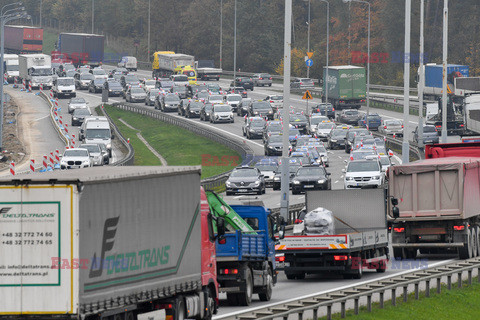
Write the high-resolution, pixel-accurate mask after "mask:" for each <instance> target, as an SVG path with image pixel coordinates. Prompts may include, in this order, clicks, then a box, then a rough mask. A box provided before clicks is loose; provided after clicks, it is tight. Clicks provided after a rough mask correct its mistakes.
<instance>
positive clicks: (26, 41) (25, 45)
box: [4, 26, 43, 54]
mask: <svg viewBox="0 0 480 320" xmlns="http://www.w3.org/2000/svg"><path fill="white" fill-rule="evenodd" d="M4 34H5V52H7V53H17V54H19V53H42V49H43V29H42V28H36V27H28V26H5V31H4Z"/></svg>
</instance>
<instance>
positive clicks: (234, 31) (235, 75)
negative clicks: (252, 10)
mask: <svg viewBox="0 0 480 320" xmlns="http://www.w3.org/2000/svg"><path fill="white" fill-rule="evenodd" d="M234 16H235V17H234V19H233V21H234V22H233V85H234V86H235V85H236V83H235V79H236V78H237V0H235V10H234Z"/></svg>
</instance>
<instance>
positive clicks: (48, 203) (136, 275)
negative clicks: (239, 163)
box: [0, 167, 218, 320]
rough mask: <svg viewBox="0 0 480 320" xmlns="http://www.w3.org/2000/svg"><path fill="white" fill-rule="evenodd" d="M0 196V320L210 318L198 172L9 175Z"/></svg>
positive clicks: (209, 262)
mask: <svg viewBox="0 0 480 320" xmlns="http://www.w3.org/2000/svg"><path fill="white" fill-rule="evenodd" d="M0 199H1V200H0V229H1V230H2V233H1V234H0V238H1V241H0V254H1V255H2V257H3V258H2V259H1V260H0V274H1V276H0V296H1V297H2V303H1V304H0V318H2V319H3V318H5V317H6V318H8V319H19V320H20V319H21V320H25V319H61V320H63V319H89V320H91V319H129V320H133V319H137V316H139V317H141V315H142V314H144V313H147V314H153V313H155V314H160V316H162V317H161V319H165V318H166V319H172V320H176V319H184V318H197V319H209V318H211V316H212V312H215V310H216V307H217V301H218V300H217V299H218V295H217V288H218V286H217V283H216V265H215V237H214V234H213V228H212V227H211V224H212V221H213V220H212V216H211V215H210V214H209V207H208V203H207V200H206V196H205V193H204V192H203V191H202V190H201V189H200V167H102V168H88V169H81V170H80V169H79V170H69V171H68V172H66V171H56V172H48V173H38V174H29V175H18V176H15V178H14V179H12V178H1V179H0ZM144 319H148V317H146V318H145V317H144Z"/></svg>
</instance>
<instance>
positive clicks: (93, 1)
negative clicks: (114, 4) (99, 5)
mask: <svg viewBox="0 0 480 320" xmlns="http://www.w3.org/2000/svg"><path fill="white" fill-rule="evenodd" d="M94 20H95V0H92V34H94V33H95V32H93V27H94Z"/></svg>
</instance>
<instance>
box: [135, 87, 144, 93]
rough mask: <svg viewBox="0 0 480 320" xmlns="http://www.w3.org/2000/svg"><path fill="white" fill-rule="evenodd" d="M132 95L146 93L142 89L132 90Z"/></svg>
mask: <svg viewBox="0 0 480 320" xmlns="http://www.w3.org/2000/svg"><path fill="white" fill-rule="evenodd" d="M132 93H145V90H143V89H142V88H132Z"/></svg>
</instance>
